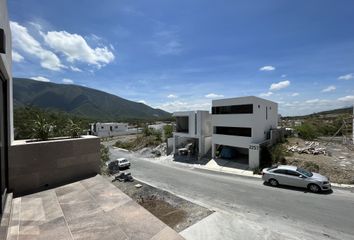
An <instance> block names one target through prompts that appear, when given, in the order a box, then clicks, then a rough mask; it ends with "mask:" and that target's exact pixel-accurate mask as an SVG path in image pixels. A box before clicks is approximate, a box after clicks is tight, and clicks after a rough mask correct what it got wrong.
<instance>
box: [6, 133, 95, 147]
mask: <svg viewBox="0 0 354 240" xmlns="http://www.w3.org/2000/svg"><path fill="white" fill-rule="evenodd" d="M97 138H98V137H96V136H92V135H82V136H80V137H78V138H72V137H57V138H52V139H49V140H46V141H31V140H35V139H20V140H15V141H13V142H12V144H11V146H20V145H34V144H45V143H57V142H67V141H80V140H85V139H97Z"/></svg>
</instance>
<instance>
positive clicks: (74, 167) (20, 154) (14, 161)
mask: <svg viewBox="0 0 354 240" xmlns="http://www.w3.org/2000/svg"><path fill="white" fill-rule="evenodd" d="M99 172H100V140H99V138H97V137H94V136H83V137H81V138H72V139H60V140H50V141H41V142H26V141H25V140H19V141H14V142H13V144H12V146H11V147H10V149H9V189H10V191H13V193H14V195H15V196H18V195H22V194H27V193H31V192H35V191H40V190H44V189H48V188H51V187H55V186H59V185H62V184H65V183H69V182H72V181H76V180H79V179H83V178H86V177H90V176H94V175H96V174H97V173H99Z"/></svg>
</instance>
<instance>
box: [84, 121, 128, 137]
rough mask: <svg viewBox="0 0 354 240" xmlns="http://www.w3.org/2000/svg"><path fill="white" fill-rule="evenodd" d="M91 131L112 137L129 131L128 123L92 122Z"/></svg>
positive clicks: (101, 135)
mask: <svg viewBox="0 0 354 240" xmlns="http://www.w3.org/2000/svg"><path fill="white" fill-rule="evenodd" d="M90 125H91V129H90V130H91V133H92V134H93V135H96V136H98V137H112V136H118V135H122V134H125V133H127V132H128V123H114V122H112V123H99V122H98V123H91V124H90Z"/></svg>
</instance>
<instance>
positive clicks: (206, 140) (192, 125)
mask: <svg viewBox="0 0 354 240" xmlns="http://www.w3.org/2000/svg"><path fill="white" fill-rule="evenodd" d="M173 116H174V117H176V129H175V131H174V132H173V138H174V141H173V153H176V151H177V149H178V148H180V147H182V145H183V144H184V143H185V142H186V141H188V139H196V140H198V156H199V157H201V156H203V155H205V154H206V153H207V152H208V151H209V150H210V147H211V134H212V131H211V115H210V113H209V112H208V111H186V112H175V113H173Z"/></svg>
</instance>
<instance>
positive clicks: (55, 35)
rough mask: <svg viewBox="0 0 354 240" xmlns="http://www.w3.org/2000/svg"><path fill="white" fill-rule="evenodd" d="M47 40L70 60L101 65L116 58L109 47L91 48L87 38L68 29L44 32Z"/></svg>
mask: <svg viewBox="0 0 354 240" xmlns="http://www.w3.org/2000/svg"><path fill="white" fill-rule="evenodd" d="M42 35H43V37H44V40H45V42H46V43H47V44H48V45H49V46H50V47H51V48H52V49H54V50H55V51H57V52H60V53H63V54H64V55H65V56H66V59H67V61H69V62H75V61H79V62H84V63H88V64H92V65H96V66H98V67H101V66H103V65H105V64H108V63H110V62H112V61H113V60H114V54H113V53H112V52H111V51H110V50H109V49H108V47H106V46H104V47H96V48H91V47H90V46H89V45H88V44H87V42H86V40H85V39H84V38H83V37H82V36H80V35H78V34H75V33H74V34H71V33H68V32H66V31H59V32H58V31H50V32H47V33H46V34H44V33H42Z"/></svg>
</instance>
